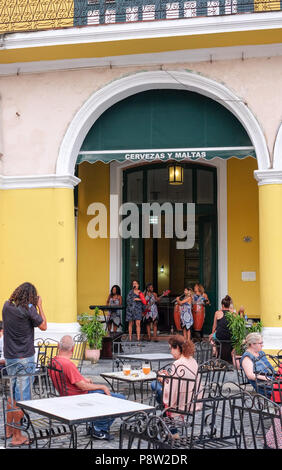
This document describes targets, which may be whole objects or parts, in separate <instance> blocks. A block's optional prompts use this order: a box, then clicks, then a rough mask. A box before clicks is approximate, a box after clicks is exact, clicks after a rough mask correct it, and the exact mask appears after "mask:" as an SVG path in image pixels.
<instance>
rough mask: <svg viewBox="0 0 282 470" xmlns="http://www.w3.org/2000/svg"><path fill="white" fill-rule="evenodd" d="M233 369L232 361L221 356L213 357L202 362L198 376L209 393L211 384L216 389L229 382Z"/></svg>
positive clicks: (205, 390)
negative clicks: (220, 357) (227, 360)
mask: <svg viewBox="0 0 282 470" xmlns="http://www.w3.org/2000/svg"><path fill="white" fill-rule="evenodd" d="M233 371H234V369H233V366H232V365H231V364H230V363H228V362H226V361H223V360H222V359H219V358H213V359H210V360H209V361H206V362H204V363H203V364H200V365H199V368H198V377H199V381H200V382H201V386H202V388H203V390H204V392H205V393H207V392H208V391H210V390H211V384H212V388H213V389H216V388H217V387H221V386H222V385H223V383H224V382H229V381H230V378H229V377H228V375H229V373H231V372H232V377H233ZM227 374H228V375H227Z"/></svg>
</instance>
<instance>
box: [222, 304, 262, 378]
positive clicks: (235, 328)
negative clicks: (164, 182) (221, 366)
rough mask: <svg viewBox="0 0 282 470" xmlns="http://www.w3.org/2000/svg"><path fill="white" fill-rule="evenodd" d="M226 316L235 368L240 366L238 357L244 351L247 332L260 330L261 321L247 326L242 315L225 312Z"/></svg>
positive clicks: (239, 357) (259, 331)
mask: <svg viewBox="0 0 282 470" xmlns="http://www.w3.org/2000/svg"><path fill="white" fill-rule="evenodd" d="M226 318H227V322H228V327H229V330H230V333H231V342H232V346H233V351H232V359H233V365H234V367H235V368H237V369H238V368H240V359H241V356H242V355H243V353H244V341H245V338H246V336H247V335H248V334H249V333H254V332H258V333H261V331H262V323H261V322H260V321H259V322H254V323H253V324H252V325H251V326H247V322H246V320H245V318H244V317H241V316H240V315H238V314H236V313H233V312H227V313H226Z"/></svg>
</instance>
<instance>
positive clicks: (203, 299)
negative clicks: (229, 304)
mask: <svg viewBox="0 0 282 470" xmlns="http://www.w3.org/2000/svg"><path fill="white" fill-rule="evenodd" d="M194 305H195V306H196V305H200V306H202V307H203V323H204V320H205V307H206V305H210V301H209V298H208V296H207V294H206V293H205V289H204V287H203V286H202V284H198V283H197V284H195V285H194V295H193V307H192V310H193V314H196V311H195V308H196V307H194ZM194 320H195V318H194ZM194 333H195V336H197V337H198V336H202V328H201V329H200V330H197V331H194Z"/></svg>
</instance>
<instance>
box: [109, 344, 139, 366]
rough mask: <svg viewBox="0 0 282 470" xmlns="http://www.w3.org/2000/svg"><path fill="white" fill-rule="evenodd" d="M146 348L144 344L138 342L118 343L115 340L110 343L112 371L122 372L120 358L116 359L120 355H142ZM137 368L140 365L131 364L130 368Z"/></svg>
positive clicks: (121, 360) (122, 361)
mask: <svg viewBox="0 0 282 470" xmlns="http://www.w3.org/2000/svg"><path fill="white" fill-rule="evenodd" d="M145 347H146V343H144V342H143V343H141V342H140V341H126V340H125V341H120V339H119V340H116V341H113V342H112V370H113V371H115V370H122V366H123V364H124V362H125V361H126V359H125V360H123V359H122V358H121V357H117V355H120V354H138V353H142V352H143V350H144V349H145ZM135 365H136V367H138V365H140V363H136V364H133V363H131V366H132V368H134V367H135Z"/></svg>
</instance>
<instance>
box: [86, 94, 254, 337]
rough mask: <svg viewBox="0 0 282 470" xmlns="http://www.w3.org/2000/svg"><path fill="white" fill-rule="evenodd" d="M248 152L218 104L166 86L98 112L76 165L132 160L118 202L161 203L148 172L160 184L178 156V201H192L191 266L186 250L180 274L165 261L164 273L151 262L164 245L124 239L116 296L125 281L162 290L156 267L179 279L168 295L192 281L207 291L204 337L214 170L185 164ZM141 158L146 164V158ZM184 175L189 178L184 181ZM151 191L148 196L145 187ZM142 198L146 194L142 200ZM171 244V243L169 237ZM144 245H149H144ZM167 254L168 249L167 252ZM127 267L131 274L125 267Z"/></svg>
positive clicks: (213, 262)
mask: <svg viewBox="0 0 282 470" xmlns="http://www.w3.org/2000/svg"><path fill="white" fill-rule="evenodd" d="M168 103H170V104H168ZM137 110H138V112H137ZM187 112H188V116H187ZM148 113H149V116H148ZM152 116H154V118H153V117H152ZM187 130H188V132H187ZM146 143H147V144H148V145H147V147H146V145H145V144H146ZM161 146H163V147H161ZM200 150H202V151H200ZM172 154H173V156H172V157H171V155H172ZM250 154H252V155H254V149H253V146H252V142H251V140H250V138H249V136H248V134H247V133H246V132H245V130H244V128H243V127H242V126H241V124H240V123H239V122H238V120H237V119H236V118H235V117H234V115H232V114H231V113H230V112H229V111H227V110H226V108H225V107H223V106H222V105H221V104H218V103H217V102H215V101H214V100H210V99H209V98H206V97H204V96H202V95H199V94H198V93H194V92H188V91H180V90H177V91H173V90H167V89H165V90H154V91H150V92H149V91H147V92H143V93H138V94H135V95H133V96H131V97H129V98H127V99H124V100H122V101H120V102H118V103H116V104H115V105H113V106H112V107H111V108H109V109H108V110H107V111H105V112H104V113H103V114H102V115H101V117H100V118H99V119H98V120H97V121H96V122H95V125H94V126H93V127H92V128H91V129H90V131H89V132H88V134H87V136H86V138H85V140H84V142H83V145H82V147H81V149H80V152H79V159H78V162H79V163H81V162H83V161H85V160H86V161H90V162H92V163H93V162H95V161H97V160H102V161H104V162H109V161H113V160H116V161H122V160H132V161H131V163H130V161H128V164H129V166H130V167H131V168H130V169H128V170H126V171H124V191H123V201H131V202H136V203H137V204H138V203H140V204H142V203H143V202H146V201H149V202H152V201H153V200H160V201H161V202H164V201H165V199H164V196H162V198H161V199H159V198H158V196H156V193H158V192H160V193H161V191H157V189H158V188H156V182H153V180H154V175H153V173H154V171H155V176H156V175H158V177H157V178H155V180H156V181H158V182H162V184H163V186H167V181H166V177H165V176H164V172H166V171H167V170H166V163H164V162H165V161H168V160H170V159H171V158H172V159H179V160H182V159H183V161H185V165H184V166H185V173H186V181H189V178H190V180H191V181H190V183H189V184H188V185H186V187H185V185H184V186H183V187H182V189H183V190H182V193H181V201H182V202H191V203H192V202H193V203H195V204H196V226H197V227H196V230H197V240H196V244H197V249H196V250H194V253H193V256H194V261H193V262H192V259H193V258H192V253H191V251H190V253H189V255H188V253H184V252H183V253H182V254H181V258H182V260H183V261H184V263H183V265H184V266H185V264H186V268H184V267H183V272H182V271H181V274H179V273H177V270H176V269H175V267H174V266H173V256H172V258H171V259H170V261H169V265H168V266H167V267H166V268H164V264H161V263H160V262H159V260H160V251H161V248H160V247H161V245H162V244H163V242H164V240H146V241H144V240H142V237H141V239H140V238H139V240H137V241H136V240H135V241H132V240H129V241H126V242H124V246H123V250H122V251H120V254H121V256H122V257H123V263H122V269H123V276H122V280H123V282H122V285H123V288H124V294H125V293H126V291H127V290H128V288H129V283H130V280H132V277H138V278H139V279H140V278H141V281H142V287H144V284H145V283H146V282H148V281H154V284H155V286H156V288H157V289H158V290H159V289H160V288H161V290H162V287H170V286H169V285H168V286H162V282H161V281H162V279H161V278H160V276H159V275H158V274H159V272H158V271H159V269H160V267H163V269H164V270H165V269H167V271H168V272H170V273H171V276H170V278H171V279H170V280H169V284H173V282H174V281H175V280H176V279H177V277H178V279H180V281H178V285H175V286H173V289H172V290H173V295H178V294H179V293H180V292H181V291H182V290H183V288H184V286H185V284H187V283H188V285H191V284H193V283H194V282H197V281H198V282H199V281H200V282H202V283H204V284H206V286H208V287H207V290H208V294H209V296H210V297H211V300H212V309H211V315H210V316H208V317H207V320H208V321H207V325H206V332H210V329H211V321H212V317H213V312H214V311H215V309H216V308H217V300H218V299H217V297H218V283H217V278H218V272H217V264H218V259H217V250H218V236H217V222H218V217H217V172H216V170H215V168H213V167H212V166H211V165H209V166H208V165H207V164H205V165H204V166H200V165H195V164H193V163H192V164H191V163H189V164H188V161H189V160H190V162H191V160H193V159H195V160H197V159H198V158H201V163H203V162H207V161H208V160H213V159H214V158H216V157H217V159H218V157H221V158H222V159H223V160H225V159H226V158H229V157H231V156H234V155H235V156H237V158H242V157H245V156H247V155H250ZM140 155H141V158H140ZM144 155H145V158H144ZM148 155H149V158H148V160H149V162H150V163H148V160H147V156H148ZM152 157H153V161H152ZM140 160H141V161H140ZM150 160H151V161H150ZM136 161H137V163H139V165H140V163H142V162H144V161H145V162H146V161H147V164H146V165H145V166H146V169H145V167H143V166H142V168H141V167H140V168H135V165H136ZM154 161H155V162H156V161H158V163H154ZM160 162H162V163H160ZM153 165H155V168H153ZM189 173H191V175H192V176H191V175H190V176H189ZM134 174H135V175H136V174H138V175H139V176H140V175H141V174H142V184H141V186H142V195H141V196H140V198H139V199H138V198H137V200H136V199H134V196H133V193H132V191H131V193H130V191H129V193H128V192H127V190H128V188H129V186H130V184H129V180H130V175H131V176H132V175H134ZM207 175H209V176H207ZM191 178H192V179H191ZM139 179H140V178H139ZM132 181H133V183H132V187H133V189H134V191H135V192H136V188H137V184H136V181H135V182H134V178H133V180H132ZM154 188H155V191H154V190H152V189H154ZM200 188H201V190H202V191H203V194H201V190H200ZM159 189H161V190H162V189H164V188H159ZM149 193H152V194H153V196H149ZM166 197H167V199H168V201H169V202H171V203H174V202H175V197H174V196H172V194H170V195H168V193H167V191H166ZM201 198H202V200H201ZM205 198H206V199H205ZM207 199H208V200H207ZM176 200H177V199H176ZM204 206H205V207H204ZM151 242H153V245H152V243H151ZM173 242H174V243H175V239H174V241H173ZM136 243H137V245H138V250H137V251H138V259H137V258H136V255H134V252H133V251H132V246H134V245H135V248H136ZM150 243H151V245H152V246H149V245H150ZM168 251H169V252H173V247H170V249H169V250H167V252H168ZM188 251H189V250H188ZM150 252H151V256H152V259H153V260H154V261H153V262H152V263H151V265H150V263H148V260H149V259H150V255H149V253H150ZM207 253H208V254H207ZM110 263H111V261H110ZM134 263H135V264H134ZM146 263H147V264H146ZM193 264H194V266H193ZM134 266H135V268H136V267H138V269H137V270H136V269H132V268H134ZM173 271H174V272H173ZM113 283H115V281H114V282H113ZM166 327H167V325H166Z"/></svg>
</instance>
